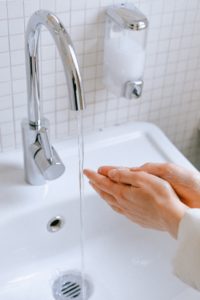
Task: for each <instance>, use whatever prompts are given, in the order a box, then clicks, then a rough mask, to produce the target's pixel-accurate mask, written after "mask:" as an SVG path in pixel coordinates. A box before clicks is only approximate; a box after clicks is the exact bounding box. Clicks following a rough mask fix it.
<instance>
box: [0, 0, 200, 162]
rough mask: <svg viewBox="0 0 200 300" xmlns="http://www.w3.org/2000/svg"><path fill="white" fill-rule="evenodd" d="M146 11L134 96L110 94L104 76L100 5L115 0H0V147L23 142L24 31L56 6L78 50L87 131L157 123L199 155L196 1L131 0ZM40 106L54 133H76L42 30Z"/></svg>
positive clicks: (199, 4)
mask: <svg viewBox="0 0 200 300" xmlns="http://www.w3.org/2000/svg"><path fill="white" fill-rule="evenodd" d="M129 2H133V3H134V4H136V5H137V6H138V7H139V8H140V9H141V10H142V11H143V12H144V13H145V14H146V15H147V16H148V18H149V20H150V30H149V35H148V45H147V60H146V66H145V75H144V80H145V87H144V92H143V96H142V98H141V99H140V100H138V101H127V100H124V99H119V98H116V97H115V96H113V95H112V94H110V93H109V92H108V91H107V90H106V89H105V87H104V85H103V81H102V60H103V38H104V12H105V9H106V6H108V5H112V4H113V3H120V1H118V0H24V1H23V0H15V1H12V0H7V1H5V0H3V1H2V0H0V151H6V150H8V149H10V148H14V147H19V146H20V145H21V133H20V122H21V119H22V118H24V117H26V115H27V107H26V100H27V99H26V82H25V66H24V31H25V26H26V23H27V20H28V18H29V17H30V15H31V14H32V13H33V12H34V11H35V10H37V9H40V8H45V9H48V10H52V11H54V12H55V13H56V14H57V15H58V16H59V17H60V19H61V20H62V22H63V23H64V24H65V26H66V29H67V30H68V31H69V33H70V35H71V37H72V40H73V42H74V45H75V47H76V51H77V54H78V58H79V62H80V66H81V70H82V74H83V79H84V85H85V94H86V102H87V110H86V111H85V112H84V128H85V131H87V130H91V128H93V129H95V128H99V127H106V126H111V125H113V124H115V123H122V122H127V121H130V120H140V121H151V122H154V123H156V124H157V125H158V126H160V127H161V128H162V129H163V130H164V132H165V133H166V134H167V135H168V136H169V138H170V139H171V140H172V141H173V142H174V143H175V144H176V146H177V147H178V148H179V149H180V150H181V151H183V153H184V154H185V155H186V156H187V157H188V158H189V159H191V160H192V161H193V162H196V163H197V164H198V163H199V161H198V158H199V157H200V150H199V149H200V148H199V142H198V130H197V128H198V122H199V116H200V31H199V28H200V1H199V0H190V1H188V0H176V1H174V0H168V1H166V0H132V1H131V0H130V1H129ZM41 72H42V80H41V81H42V98H43V99H42V103H43V111H44V114H45V116H46V117H47V118H49V119H50V121H51V134H52V136H53V138H54V139H62V138H66V137H67V136H68V135H73V134H75V133H76V119H75V115H74V113H72V112H69V111H68V103H67V90H66V85H65V80H64V75H63V70H62V65H61V62H60V60H59V56H58V54H57V51H56V49H55V46H54V45H53V41H52V39H51V37H50V36H49V34H48V33H47V32H46V31H43V33H42V38H41Z"/></svg>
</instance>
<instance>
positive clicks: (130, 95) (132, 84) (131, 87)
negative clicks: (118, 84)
mask: <svg viewBox="0 0 200 300" xmlns="http://www.w3.org/2000/svg"><path fill="white" fill-rule="evenodd" d="M142 88H143V80H137V81H127V82H126V83H125V89H124V97H125V98H127V99H130V100H131V99H134V98H139V97H140V96H141V95H142Z"/></svg>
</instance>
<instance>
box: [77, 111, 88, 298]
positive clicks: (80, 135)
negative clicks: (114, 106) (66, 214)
mask: <svg viewBox="0 0 200 300" xmlns="http://www.w3.org/2000/svg"><path fill="white" fill-rule="evenodd" d="M77 129H78V156H79V197H80V248H81V249H80V250H81V273H82V300H85V299H86V297H85V296H86V293H85V288H84V280H85V251H84V175H83V166H84V137H83V117H82V112H81V111H79V112H77Z"/></svg>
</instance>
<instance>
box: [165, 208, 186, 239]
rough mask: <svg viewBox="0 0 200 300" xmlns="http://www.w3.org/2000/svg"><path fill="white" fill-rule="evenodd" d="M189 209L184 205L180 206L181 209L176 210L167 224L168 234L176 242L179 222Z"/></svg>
mask: <svg viewBox="0 0 200 300" xmlns="http://www.w3.org/2000/svg"><path fill="white" fill-rule="evenodd" d="M188 209H189V208H188V207H187V206H186V205H184V204H183V205H181V207H179V209H177V210H176V211H175V212H174V214H173V216H172V218H171V222H169V230H168V231H169V233H170V235H171V236H172V237H173V238H174V239H176V240H177V238H178V231H179V225H180V223H181V220H182V219H183V217H184V215H185V213H186V211H187V210H188Z"/></svg>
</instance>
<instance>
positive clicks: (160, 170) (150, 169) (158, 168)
mask: <svg viewBox="0 0 200 300" xmlns="http://www.w3.org/2000/svg"><path fill="white" fill-rule="evenodd" d="M130 170H131V171H145V172H147V173H149V174H152V175H155V176H158V177H161V178H163V179H165V178H170V176H171V175H173V172H174V171H175V170H176V172H177V171H179V168H178V166H176V165H174V164H171V163H146V164H144V165H142V166H141V167H139V168H131V169H130Z"/></svg>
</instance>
